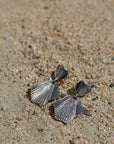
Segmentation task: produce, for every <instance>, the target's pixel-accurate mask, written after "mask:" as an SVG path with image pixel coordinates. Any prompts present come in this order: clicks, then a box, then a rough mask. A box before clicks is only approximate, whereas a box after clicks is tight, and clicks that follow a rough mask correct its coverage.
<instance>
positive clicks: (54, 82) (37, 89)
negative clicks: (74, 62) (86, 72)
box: [31, 65, 91, 123]
mask: <svg viewBox="0 0 114 144" xmlns="http://www.w3.org/2000/svg"><path fill="white" fill-rule="evenodd" d="M67 75H68V71H67V70H65V68H64V67H63V66H62V65H58V66H57V68H56V70H55V71H54V73H53V75H52V79H51V80H47V81H44V82H41V83H38V84H36V85H34V86H32V87H31V101H32V102H33V103H37V104H39V105H40V106H43V105H45V104H46V103H48V101H50V100H54V99H56V98H58V97H59V86H58V81H60V80H61V79H63V78H65V77H66V76H67ZM90 91H91V87H90V86H89V85H87V84H85V83H84V81H80V82H78V83H77V84H76V95H75V96H74V95H68V96H67V97H64V98H62V99H60V100H58V101H56V102H55V103H54V104H53V106H54V113H55V118H56V119H57V120H60V121H63V122H64V123H69V122H70V121H72V120H73V118H74V117H76V116H77V115H79V114H81V112H82V106H81V101H80V99H79V97H82V96H84V95H85V94H88V93H89V92H90Z"/></svg>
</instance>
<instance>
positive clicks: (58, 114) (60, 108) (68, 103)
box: [54, 96, 82, 123]
mask: <svg viewBox="0 0 114 144" xmlns="http://www.w3.org/2000/svg"><path fill="white" fill-rule="evenodd" d="M81 112H82V106H81V101H80V100H79V98H76V97H74V96H67V97H65V98H62V99H60V100H58V101H57V102H55V103H54V113H55V118H56V119H57V120H60V121H63V122H64V123H69V122H71V121H72V120H73V118H74V117H76V116H77V115H79V114H81Z"/></svg>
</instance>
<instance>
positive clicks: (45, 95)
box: [31, 80, 59, 106]
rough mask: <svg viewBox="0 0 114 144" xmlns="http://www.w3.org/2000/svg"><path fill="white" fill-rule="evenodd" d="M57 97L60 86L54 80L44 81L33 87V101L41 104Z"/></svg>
mask: <svg viewBox="0 0 114 144" xmlns="http://www.w3.org/2000/svg"><path fill="white" fill-rule="evenodd" d="M57 97H59V87H58V85H57V83H53V81H52V80H47V81H43V82H41V83H38V84H36V85H34V86H32V87H31V101H32V102H34V103H37V104H39V105H40V106H43V105H45V104H46V103H47V102H48V101H49V100H52V99H56V98H57Z"/></svg>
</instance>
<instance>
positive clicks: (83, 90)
mask: <svg viewBox="0 0 114 144" xmlns="http://www.w3.org/2000/svg"><path fill="white" fill-rule="evenodd" d="M90 91H91V87H90V86H89V85H88V84H86V83H85V82H84V81H79V82H78V83H77V84H76V96H77V97H78V96H79V97H83V96H84V95H86V94H88V93H89V92H90Z"/></svg>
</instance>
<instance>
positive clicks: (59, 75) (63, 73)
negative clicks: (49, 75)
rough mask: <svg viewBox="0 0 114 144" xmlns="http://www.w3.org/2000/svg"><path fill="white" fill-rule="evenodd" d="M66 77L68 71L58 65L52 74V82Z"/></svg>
mask: <svg viewBox="0 0 114 144" xmlns="http://www.w3.org/2000/svg"><path fill="white" fill-rule="evenodd" d="M67 75H68V71H67V70H66V69H65V68H64V67H63V66H62V65H58V66H57V68H56V70H55V72H54V77H55V80H54V81H59V80H61V79H63V78H65V77H66V76H67Z"/></svg>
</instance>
